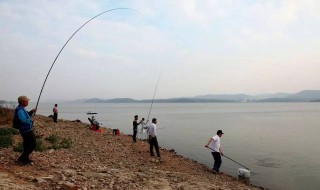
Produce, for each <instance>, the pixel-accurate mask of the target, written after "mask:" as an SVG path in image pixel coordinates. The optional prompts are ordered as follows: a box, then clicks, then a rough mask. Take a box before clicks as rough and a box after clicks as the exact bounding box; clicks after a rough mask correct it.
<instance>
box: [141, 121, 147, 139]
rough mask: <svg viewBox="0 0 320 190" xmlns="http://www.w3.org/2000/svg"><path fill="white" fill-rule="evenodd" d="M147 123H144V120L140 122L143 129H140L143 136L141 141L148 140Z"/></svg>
mask: <svg viewBox="0 0 320 190" xmlns="http://www.w3.org/2000/svg"><path fill="white" fill-rule="evenodd" d="M146 124H147V123H146V122H145V121H144V118H142V119H141V121H140V125H141V129H140V135H141V139H146V138H147V137H146V135H147V131H146V129H147V127H146Z"/></svg>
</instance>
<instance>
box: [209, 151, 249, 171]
mask: <svg viewBox="0 0 320 190" xmlns="http://www.w3.org/2000/svg"><path fill="white" fill-rule="evenodd" d="M206 148H209V149H210V150H212V151H215V150H213V149H212V148H210V147H206ZM223 156H224V157H226V158H228V159H229V160H231V161H233V162H235V163H237V164H239V165H240V166H242V167H244V168H246V169H248V170H250V169H249V168H247V167H246V166H244V165H242V164H240V163H239V162H237V161H235V160H233V159H231V158H229V157H228V156H226V155H224V154H223Z"/></svg>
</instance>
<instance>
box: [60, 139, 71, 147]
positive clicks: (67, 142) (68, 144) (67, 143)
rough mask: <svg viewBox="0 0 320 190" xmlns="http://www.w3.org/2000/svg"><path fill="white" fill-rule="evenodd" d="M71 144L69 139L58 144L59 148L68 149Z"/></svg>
mask: <svg viewBox="0 0 320 190" xmlns="http://www.w3.org/2000/svg"><path fill="white" fill-rule="evenodd" d="M71 144H72V141H71V140H70V139H62V141H61V142H60V148H64V149H67V148H70V147H71Z"/></svg>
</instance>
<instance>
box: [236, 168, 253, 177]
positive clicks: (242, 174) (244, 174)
mask: <svg viewBox="0 0 320 190" xmlns="http://www.w3.org/2000/svg"><path fill="white" fill-rule="evenodd" d="M238 175H239V176H240V177H243V178H249V177H250V171H249V170H247V169H244V168H239V169H238Z"/></svg>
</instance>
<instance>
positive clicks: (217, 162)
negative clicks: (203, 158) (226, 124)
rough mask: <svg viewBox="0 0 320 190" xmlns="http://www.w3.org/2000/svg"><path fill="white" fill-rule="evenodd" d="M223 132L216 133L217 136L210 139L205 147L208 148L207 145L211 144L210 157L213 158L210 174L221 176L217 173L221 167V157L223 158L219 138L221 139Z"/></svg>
mask: <svg viewBox="0 0 320 190" xmlns="http://www.w3.org/2000/svg"><path fill="white" fill-rule="evenodd" d="M222 134H223V132H222V131H221V130H218V131H217V135H215V136H213V137H211V138H210V139H209V141H208V143H207V144H206V145H205V147H207V148H208V147H209V144H210V143H211V142H212V148H211V150H212V152H211V154H212V156H213V158H214V165H213V168H212V172H213V173H215V174H221V173H222V172H220V171H219V168H220V166H221V163H222V160H221V155H222V156H223V152H222V150H221V147H220V138H221V137H222Z"/></svg>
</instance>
